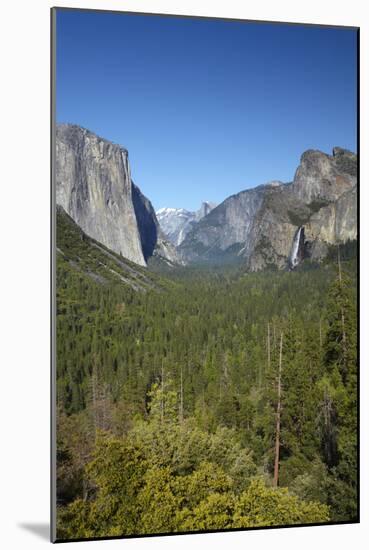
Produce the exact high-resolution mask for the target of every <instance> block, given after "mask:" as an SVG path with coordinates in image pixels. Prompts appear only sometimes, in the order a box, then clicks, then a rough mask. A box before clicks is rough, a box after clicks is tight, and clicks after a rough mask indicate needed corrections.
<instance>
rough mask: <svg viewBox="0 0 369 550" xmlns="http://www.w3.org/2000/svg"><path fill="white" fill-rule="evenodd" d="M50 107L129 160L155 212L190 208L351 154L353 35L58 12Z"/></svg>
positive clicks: (324, 30)
mask: <svg viewBox="0 0 369 550" xmlns="http://www.w3.org/2000/svg"><path fill="white" fill-rule="evenodd" d="M56 104H57V121H58V122H72V123H75V124H80V125H81V126H84V127H85V128H88V129H90V130H92V131H94V132H96V133H97V134H99V135H101V136H102V137H105V138H107V139H109V140H111V141H114V142H116V143H120V144H121V145H123V146H124V147H126V148H127V149H128V150H129V156H130V162H131V171H132V176H133V179H134V181H135V183H137V185H138V186H139V187H140V188H141V190H142V191H143V193H145V194H146V195H147V196H148V198H149V199H150V200H151V201H152V203H153V205H154V207H155V208H156V209H157V208H160V207H163V206H171V207H183V208H187V209H190V210H194V209H197V208H198V207H199V205H200V202H201V201H202V200H211V201H216V202H221V201H222V200H224V199H225V198H226V197H228V196H229V195H231V194H233V193H237V192H239V191H241V190H243V189H247V188H249V187H254V186H256V185H259V184H261V183H265V182H267V181H269V180H272V179H279V180H282V181H291V179H292V178H293V175H294V172H295V169H296V167H297V165H298V162H299V159H300V156H301V154H302V153H303V151H304V150H306V149H310V148H314V149H320V150H323V151H325V152H328V153H330V152H331V150H332V147H333V146H335V145H339V146H341V147H345V148H348V149H351V150H354V151H356V32H355V31H353V30H350V29H334V28H319V27H308V26H306V27H305V26H304V27H302V26H290V25H271V24H255V23H247V22H233V21H221V20H204V19H180V18H172V17H150V16H140V15H125V14H111V13H104V12H100V13H96V12H95V13H94V12H83V11H80V12H79V11H72V10H59V11H58V14H57V95H56Z"/></svg>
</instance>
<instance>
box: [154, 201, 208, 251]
mask: <svg viewBox="0 0 369 550" xmlns="http://www.w3.org/2000/svg"><path fill="white" fill-rule="evenodd" d="M215 207H216V204H215V203H213V202H209V201H204V202H203V203H202V204H201V206H200V208H199V210H197V211H196V212H191V211H189V210H185V209H184V208H160V209H159V210H157V211H156V217H157V219H158V221H159V224H160V227H161V228H162V230H163V233H164V234H165V235H166V236H167V237H168V239H169V240H170V241H171V242H172V243H173V244H174V245H175V246H179V245H180V244H181V243H182V242H183V241H184V239H185V237H186V235H187V234H188V233H189V232H190V231H191V229H192V228H193V227H194V225H195V224H196V223H197V222H198V221H200V220H201V219H202V218H203V217H205V216H207V214H209V213H210V212H211V211H212V210H213V208H215Z"/></svg>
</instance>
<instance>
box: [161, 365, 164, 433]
mask: <svg viewBox="0 0 369 550" xmlns="http://www.w3.org/2000/svg"><path fill="white" fill-rule="evenodd" d="M160 416H161V421H162V422H164V364H163V362H162V363H161V403H160Z"/></svg>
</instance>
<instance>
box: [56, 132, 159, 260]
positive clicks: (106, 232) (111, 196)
mask: <svg viewBox="0 0 369 550" xmlns="http://www.w3.org/2000/svg"><path fill="white" fill-rule="evenodd" d="M56 202H57V204H60V205H61V206H62V207H63V208H64V210H65V211H66V212H67V213H68V214H69V215H70V216H71V218H72V219H73V220H74V221H75V222H76V223H77V224H78V225H79V226H80V227H81V228H82V229H83V231H85V232H86V233H87V235H89V236H90V237H92V238H94V239H96V240H97V241H99V242H101V243H102V244H104V245H105V246H107V247H108V248H110V249H111V250H113V251H114V252H117V253H118V254H122V256H124V257H125V258H127V259H128V260H131V261H133V262H135V263H136V264H139V265H146V262H147V260H148V258H149V257H150V256H151V255H152V254H153V253H154V250H155V249H156V248H157V247H159V248H160V243H159V242H158V241H159V236H158V222H157V219H156V216H155V212H154V209H153V208H152V205H151V203H150V201H149V200H148V199H147V198H146V197H145V196H144V195H143V194H142V193H141V192H140V190H139V189H138V187H136V186H135V185H134V184H133V183H132V180H131V175H130V167H129V162H128V152H127V150H126V149H124V148H123V147H120V146H119V145H116V144H113V143H111V142H109V141H107V140H105V139H102V138H100V137H98V136H97V135H95V134H93V133H92V132H90V131H88V130H85V129H83V128H81V127H79V126H76V125H70V124H61V125H58V126H57V129H56Z"/></svg>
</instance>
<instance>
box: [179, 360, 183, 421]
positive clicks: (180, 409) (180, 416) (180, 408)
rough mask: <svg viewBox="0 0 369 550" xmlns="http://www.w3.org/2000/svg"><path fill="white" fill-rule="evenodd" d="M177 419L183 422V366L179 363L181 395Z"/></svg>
mask: <svg viewBox="0 0 369 550" xmlns="http://www.w3.org/2000/svg"><path fill="white" fill-rule="evenodd" d="M179 421H180V423H181V424H182V422H183V366H182V365H181V395H180V403H179Z"/></svg>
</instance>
